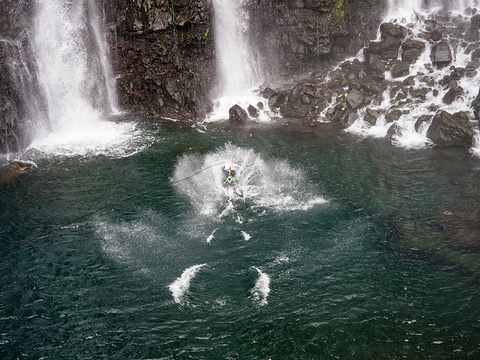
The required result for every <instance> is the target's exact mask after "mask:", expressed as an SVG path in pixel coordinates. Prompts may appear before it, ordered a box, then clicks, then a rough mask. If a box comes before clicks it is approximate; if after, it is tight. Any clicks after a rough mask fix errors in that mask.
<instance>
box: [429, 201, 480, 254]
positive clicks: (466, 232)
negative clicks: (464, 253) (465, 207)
mask: <svg viewBox="0 0 480 360" xmlns="http://www.w3.org/2000/svg"><path fill="white" fill-rule="evenodd" d="M433 221H434V224H435V225H436V226H438V227H439V228H440V229H441V230H442V232H443V236H444V239H445V242H446V243H447V244H448V245H449V246H450V247H452V248H456V249H458V250H471V251H476V252H478V251H480V211H471V212H467V211H448V210H447V211H441V212H439V213H437V214H435V216H434V217H433Z"/></svg>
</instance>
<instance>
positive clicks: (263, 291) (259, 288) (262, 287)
mask: <svg viewBox="0 0 480 360" xmlns="http://www.w3.org/2000/svg"><path fill="white" fill-rule="evenodd" d="M253 268H254V269H255V270H257V273H258V279H257V282H256V283H255V286H254V287H253V289H252V291H251V294H252V297H253V299H254V300H255V301H257V302H258V303H259V305H261V306H265V305H267V304H268V301H267V297H268V295H269V294H270V277H269V276H268V275H267V274H265V273H264V272H263V271H262V270H260V269H259V268H257V267H255V266H254V267H253Z"/></svg>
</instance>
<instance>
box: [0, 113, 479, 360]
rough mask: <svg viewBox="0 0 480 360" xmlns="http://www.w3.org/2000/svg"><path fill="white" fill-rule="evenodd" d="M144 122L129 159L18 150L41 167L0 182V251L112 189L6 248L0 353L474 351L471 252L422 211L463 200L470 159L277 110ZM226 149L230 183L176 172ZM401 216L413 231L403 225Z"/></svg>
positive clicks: (388, 355)
mask: <svg viewBox="0 0 480 360" xmlns="http://www.w3.org/2000/svg"><path fill="white" fill-rule="evenodd" d="M139 126H140V127H141V128H143V131H144V132H145V134H148V137H149V139H153V141H152V142H151V144H149V146H148V147H146V148H145V149H144V150H142V151H140V152H138V153H136V154H134V155H132V156H128V157H115V156H113V157H112V156H105V155H91V156H82V157H80V156H69V157H64V156H55V155H48V156H47V155H42V154H38V153H36V152H35V151H33V150H31V151H30V152H27V153H25V154H23V155H22V158H23V159H24V160H31V161H33V162H34V163H35V164H36V165H37V168H36V171H35V172H34V173H33V174H32V175H31V176H29V177H28V178H26V179H24V180H23V181H21V182H18V183H15V184H11V185H9V186H6V187H3V188H0V246H1V248H0V250H5V249H8V248H10V247H12V246H14V245H16V244H18V243H21V242H23V241H26V240H29V239H32V238H35V237H37V236H39V235H42V234H43V233H44V232H46V231H49V230H51V229H55V228H56V227H58V226H59V225H62V224H65V223H68V222H70V221H72V220H74V219H76V218H78V217H80V216H82V215H83V214H86V213H88V212H89V211H91V210H94V209H98V208H101V207H104V206H107V205H109V204H113V205H112V206H111V207H108V208H106V209H105V210H102V211H98V212H96V213H94V214H92V215H91V216H87V217H85V218H83V219H81V220H80V221H78V222H75V223H73V224H70V225H68V226H66V227H63V228H60V229H57V230H55V231H54V232H53V233H51V234H49V235H48V236H45V237H42V238H40V239H37V240H35V241H32V242H31V243H29V244H26V245H24V246H21V247H19V248H17V249H15V250H12V251H10V252H8V253H6V254H3V255H1V257H0V263H1V272H0V274H1V282H0V284H1V285H0V358H2V359H403V358H406V359H467V358H468V359H477V358H479V356H480V296H479V290H480V286H479V283H478V280H477V279H478V273H477V272H476V271H477V268H476V266H477V265H476V264H477V263H478V261H477V257H476V255H475V254H472V253H456V252H453V251H451V250H450V249H448V247H444V246H442V245H441V243H436V242H435V241H436V240H435V236H433V235H431V232H432V233H435V231H436V230H435V229H434V226H433V225H432V220H431V219H432V216H433V215H434V214H436V213H437V212H438V211H443V210H465V209H475V208H476V206H477V203H478V199H479V197H480V190H479V189H478V184H479V183H480V182H479V180H480V160H478V159H476V158H474V157H472V156H471V155H470V154H468V153H465V152H464V151H461V150H448V151H447V150H440V149H423V150H405V149H399V148H396V147H394V146H392V145H391V144H390V143H389V142H388V141H385V140H382V139H361V138H358V137H356V136H352V135H346V134H340V135H334V136H333V135H332V136H330V137H329V136H326V137H320V136H316V135H314V134H312V133H309V132H296V131H292V130H288V129H286V128H285V127H281V126H278V127H277V126H272V125H256V126H252V127H251V128H248V129H244V130H242V131H239V132H237V133H235V132H232V131H228V130H226V129H220V128H215V127H212V128H210V129H207V130H206V131H198V130H197V129H194V128H181V127H180V126H179V125H177V124H175V123H171V122H162V121H158V122H154V123H151V122H149V121H145V122H144V121H139ZM224 153H228V155H229V157H232V156H233V157H235V158H236V162H237V163H240V162H241V161H243V160H245V162H244V163H242V165H241V166H242V169H243V174H244V175H245V176H246V174H248V175H249V176H251V178H249V180H248V181H247V180H246V179H245V178H244V179H239V182H240V184H241V185H242V181H243V182H244V183H243V186H244V191H245V193H244V197H243V198H240V197H237V198H233V200H232V201H230V200H229V199H228V198H227V197H225V196H224V194H223V192H222V191H223V189H221V187H220V188H219V191H216V190H215V189H217V188H218V186H217V185H215V184H216V183H215V181H217V176H220V175H218V174H219V173H220V165H219V166H215V167H213V168H211V169H208V170H206V171H203V172H201V173H200V174H199V175H197V176H196V177H195V178H193V179H190V180H188V181H183V182H177V183H174V182H175V181H177V180H181V178H182V176H184V175H189V174H192V173H193V172H195V171H197V170H201V169H202V168H203V167H205V166H207V165H212V164H213V161H214V160H223V154H224ZM209 159H211V162H209V161H210V160H209ZM5 161H6V160H5ZM185 169H186V170H185ZM188 169H191V172H190V173H189V172H188V171H189V170H188ZM215 171H217V172H218V174H217V173H215ZM250 185H251V186H252V187H251V189H250V188H249V186H250ZM240 188H241V186H240ZM152 189H153V190H152ZM212 189H213V190H212ZM248 189H250V190H248ZM249 191H250V192H249ZM132 194H139V195H138V196H135V197H132V198H129V199H127V200H125V201H122V202H120V203H117V201H118V200H119V199H123V198H125V197H128V196H129V195H132ZM229 206H230V210H231V211H225V210H226V209H227V207H229ZM207 210H208V211H207ZM227 210H228V209H227ZM405 223H410V224H412V223H413V224H415V225H416V226H418V227H419V228H421V229H423V230H422V231H418V232H413V234H410V235H409V236H410V238H408V239H406V238H405V235H404V234H403V233H402V232H401V231H399V229H401V228H402V225H403V224H405ZM245 234H246V235H248V238H247V237H245ZM210 235H213V236H211V237H210ZM209 237H210V239H209ZM203 264H204V265H203ZM194 265H203V267H201V269H200V270H199V271H198V272H197V273H196V274H195V276H193V277H192V278H191V279H190V282H189V287H188V289H187V290H186V291H185V292H184V293H183V294H182V296H181V297H180V299H179V301H175V298H174V296H173V293H172V291H171V290H170V288H169V287H170V285H171V284H172V283H174V282H175V281H176V280H177V279H179V278H180V277H181V276H182V274H183V273H184V271H185V270H186V269H189V268H191V267H192V266H194ZM260 273H262V274H264V275H265V276H266V277H267V278H268V281H269V283H268V284H267V285H268V286H265V283H264V287H263V291H264V292H261V291H260V292H257V293H255V290H254V289H255V287H256V286H257V285H258V281H259V278H260ZM265 291H266V292H265Z"/></svg>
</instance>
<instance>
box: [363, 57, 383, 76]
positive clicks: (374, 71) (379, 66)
mask: <svg viewBox="0 0 480 360" xmlns="http://www.w3.org/2000/svg"><path fill="white" fill-rule="evenodd" d="M365 65H366V67H367V69H368V70H369V75H370V76H371V78H372V79H373V80H383V79H385V70H386V69H387V63H386V61H383V60H381V59H379V58H378V56H376V55H375V54H368V55H367V56H366V61H365Z"/></svg>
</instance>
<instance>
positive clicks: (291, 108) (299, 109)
mask: <svg viewBox="0 0 480 360" xmlns="http://www.w3.org/2000/svg"><path fill="white" fill-rule="evenodd" d="M280 112H281V113H282V115H283V116H284V117H287V118H302V117H305V116H307V115H308V113H309V112H310V106H308V105H305V104H302V103H290V102H289V103H287V104H283V105H281V107H280Z"/></svg>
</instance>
